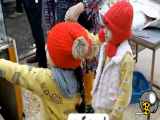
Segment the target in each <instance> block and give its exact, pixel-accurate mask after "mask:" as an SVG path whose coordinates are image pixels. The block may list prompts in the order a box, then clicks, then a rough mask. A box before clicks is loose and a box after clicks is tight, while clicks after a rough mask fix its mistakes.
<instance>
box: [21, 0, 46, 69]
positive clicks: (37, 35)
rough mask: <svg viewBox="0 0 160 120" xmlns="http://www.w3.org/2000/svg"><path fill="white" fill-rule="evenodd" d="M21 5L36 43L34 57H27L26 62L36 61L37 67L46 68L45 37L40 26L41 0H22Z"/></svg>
mask: <svg viewBox="0 0 160 120" xmlns="http://www.w3.org/2000/svg"><path fill="white" fill-rule="evenodd" d="M23 5H24V9H25V11H26V14H27V18H28V21H29V23H30V26H31V30H32V35H33V38H34V40H35V44H36V57H32V58H30V59H28V60H27V62H28V63H34V62H38V66H39V67H43V68H46V67H47V59H46V52H45V38H44V33H43V28H42V0H23Z"/></svg>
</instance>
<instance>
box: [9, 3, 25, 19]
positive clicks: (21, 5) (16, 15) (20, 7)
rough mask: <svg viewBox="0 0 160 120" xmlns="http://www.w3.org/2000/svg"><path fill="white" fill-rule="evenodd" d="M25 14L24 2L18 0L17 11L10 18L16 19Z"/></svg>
mask: <svg viewBox="0 0 160 120" xmlns="http://www.w3.org/2000/svg"><path fill="white" fill-rule="evenodd" d="M22 14H23V4H22V0H16V10H15V11H14V13H13V14H11V15H10V16H9V18H16V17H18V16H21V15H22Z"/></svg>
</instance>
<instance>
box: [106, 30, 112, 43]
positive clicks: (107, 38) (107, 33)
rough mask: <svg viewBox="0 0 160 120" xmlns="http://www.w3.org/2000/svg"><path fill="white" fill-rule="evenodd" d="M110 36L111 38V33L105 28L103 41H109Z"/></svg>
mask: <svg viewBox="0 0 160 120" xmlns="http://www.w3.org/2000/svg"><path fill="white" fill-rule="evenodd" d="M111 38H112V33H111V31H110V30H108V29H105V41H106V42H109V41H110V40H111Z"/></svg>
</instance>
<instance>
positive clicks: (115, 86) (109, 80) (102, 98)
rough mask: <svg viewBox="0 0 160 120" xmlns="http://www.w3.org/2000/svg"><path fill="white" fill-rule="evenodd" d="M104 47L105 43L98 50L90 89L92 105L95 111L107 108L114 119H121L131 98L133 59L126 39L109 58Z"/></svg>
mask: <svg viewBox="0 0 160 120" xmlns="http://www.w3.org/2000/svg"><path fill="white" fill-rule="evenodd" d="M104 47H105V44H103V46H102V49H101V52H100V57H99V58H100V60H99V65H98V68H97V75H96V79H95V81H94V86H93V91H92V94H93V99H92V105H93V107H94V109H95V110H96V111H108V110H109V111H111V113H110V114H111V115H113V116H114V117H115V118H116V119H114V120H121V118H122V115H123V112H124V110H125V108H126V107H127V106H128V104H129V103H130V99H131V94H132V74H133V69H134V61H133V58H132V55H131V52H130V47H129V45H128V42H126V41H125V42H123V43H122V44H121V45H120V47H119V48H118V51H117V54H116V56H115V57H113V58H111V59H110V60H109V59H108V58H105V56H104V49H103V48H104ZM106 60H107V61H106Z"/></svg>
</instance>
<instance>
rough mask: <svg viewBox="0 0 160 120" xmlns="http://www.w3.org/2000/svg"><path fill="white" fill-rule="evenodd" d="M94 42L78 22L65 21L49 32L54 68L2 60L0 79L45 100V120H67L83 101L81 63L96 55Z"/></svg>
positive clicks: (50, 51) (50, 61) (50, 60)
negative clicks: (19, 86) (80, 101)
mask: <svg viewBox="0 0 160 120" xmlns="http://www.w3.org/2000/svg"><path fill="white" fill-rule="evenodd" d="M94 48H95V46H94V43H93V41H92V39H91V38H90V37H89V36H88V34H87V32H86V30H85V29H84V28H83V27H82V26H81V25H79V24H78V23H70V22H62V23H59V24H57V25H56V26H54V27H53V28H52V29H51V30H50V31H49V33H48V41H47V49H48V52H47V55H48V59H49V63H50V64H51V69H44V68H35V67H30V66H27V65H19V64H16V63H12V62H10V61H7V60H4V59H0V77H3V78H5V79H6V80H8V81H10V82H12V83H13V84H18V85H21V86H23V87H25V88H27V89H29V90H31V91H32V92H34V93H36V94H37V95H38V96H39V97H40V98H42V101H43V104H44V110H45V115H44V118H42V120H66V119H67V116H68V114H69V113H71V112H75V111H76V109H75V107H76V104H78V103H79V99H80V95H79V93H80V84H79V83H80V80H81V79H79V78H80V77H82V76H79V74H80V70H79V67H80V64H81V60H82V59H84V58H86V57H92V56H93V55H94V54H93V53H96V51H95V50H93V49H94ZM1 92H4V91H1Z"/></svg>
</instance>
